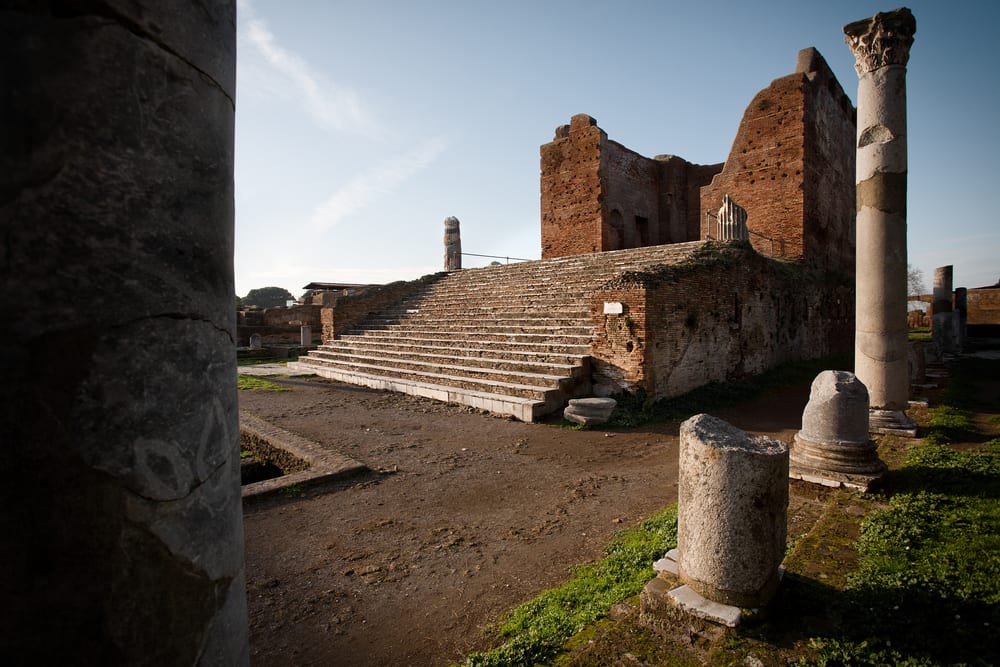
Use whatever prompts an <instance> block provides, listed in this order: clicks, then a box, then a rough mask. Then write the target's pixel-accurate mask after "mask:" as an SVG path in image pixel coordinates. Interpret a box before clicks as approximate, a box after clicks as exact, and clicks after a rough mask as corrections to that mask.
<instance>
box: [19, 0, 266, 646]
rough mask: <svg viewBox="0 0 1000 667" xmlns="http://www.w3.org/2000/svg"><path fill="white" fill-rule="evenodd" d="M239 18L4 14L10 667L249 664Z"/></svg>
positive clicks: (217, 14) (216, 10) (137, 9)
mask: <svg viewBox="0 0 1000 667" xmlns="http://www.w3.org/2000/svg"><path fill="white" fill-rule="evenodd" d="M235 4H236V3H235V2H233V1H230V0H210V1H208V2H198V3H195V2H184V1H182V2H170V3H162V2H153V1H150V0H145V1H141V0H140V1H137V2H130V3H123V2H106V1H104V0H96V1H95V2H88V3H5V4H4V7H5V9H2V10H0V62H2V63H3V64H4V67H3V69H4V76H3V86H2V88H0V97H2V100H0V127H3V128H4V129H3V132H4V139H3V140H2V142H0V145H2V146H3V151H4V152H3V154H2V155H0V192H2V193H3V196H2V197H0V276H2V279H0V312H2V313H3V319H4V325H3V326H2V327H0V377H2V378H3V382H0V433H2V434H3V435H2V436H0V437H2V440H3V453H4V468H5V470H7V471H8V472H9V474H8V475H6V476H5V478H4V480H3V483H2V484H0V529H2V531H3V534H4V540H3V544H4V546H3V555H2V556H0V562H2V563H3V565H2V567H0V600H3V605H4V607H5V609H6V610H7V612H5V614H4V617H5V619H4V622H3V623H2V624H0V645H2V646H3V647H4V649H3V653H4V658H5V659H6V660H7V661H10V663H9V664H21V663H22V662H23V663H25V664H29V663H30V664H134V665H152V664H175V665H180V664H185V665H195V664H202V665H237V664H247V662H248V648H247V625H246V600H245V586H244V565H243V526H242V510H241V504H240V475H239V423H238V409H237V396H236V355H235V353H234V349H233V348H234V346H235V340H234V336H235V317H234V313H233V307H232V304H233V294H234V293H235V292H234V289H233V273H232V271H233V269H232V267H233V121H234V106H233V99H234V98H233V95H234V90H235V65H236V60H235V55H236V54H235V48H236V40H235V37H236V30H235V9H236V8H235ZM29 6H30V9H27V8H28V7H29ZM11 7H14V9H12V8H11ZM22 7H23V8H24V9H21V8H22Z"/></svg>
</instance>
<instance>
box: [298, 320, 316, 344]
mask: <svg viewBox="0 0 1000 667" xmlns="http://www.w3.org/2000/svg"><path fill="white" fill-rule="evenodd" d="M312 342H313V330H312V327H311V326H309V325H308V324H303V325H302V326H301V327H300V328H299V345H301V346H302V347H312Z"/></svg>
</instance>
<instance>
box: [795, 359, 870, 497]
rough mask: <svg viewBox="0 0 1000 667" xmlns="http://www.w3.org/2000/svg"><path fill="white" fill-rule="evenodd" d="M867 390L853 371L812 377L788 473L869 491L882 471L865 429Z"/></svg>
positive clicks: (867, 430)
mask: <svg viewBox="0 0 1000 667" xmlns="http://www.w3.org/2000/svg"><path fill="white" fill-rule="evenodd" d="M869 417H870V415H869V410H868V390H867V389H866V388H865V386H864V384H862V383H861V381H860V380H859V379H858V378H857V376H855V375H854V374H853V373H849V372H847V371H823V372H822V373H820V374H819V375H817V376H816V379H815V380H813V383H812V389H811V391H810V393H809V403H807V404H806V408H805V411H804V412H803V413H802V430H801V431H799V432H798V433H797V434H796V436H795V444H794V445H793V446H792V452H791V464H790V466H789V476H790V477H791V478H792V479H801V480H804V481H806V482H814V483H817V484H822V485H824V486H834V487H838V486H846V487H849V488H854V489H860V490H862V491H868V490H869V488H871V487H872V486H874V485H875V484H876V483H877V482H878V481H880V480H881V479H882V477H883V476H884V475H885V471H886V465H885V463H883V462H882V461H881V459H879V457H878V452H877V451H876V445H875V443H874V442H873V441H872V440H871V438H870V437H869V436H868V434H869V425H868V420H869Z"/></svg>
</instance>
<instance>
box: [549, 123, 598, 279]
mask: <svg viewBox="0 0 1000 667" xmlns="http://www.w3.org/2000/svg"><path fill="white" fill-rule="evenodd" d="M592 121H593V119H592V118H590V117H589V116H583V115H578V116H573V119H572V120H571V121H570V124H569V125H563V126H562V127H559V128H558V129H557V130H556V136H555V139H554V140H553V141H552V142H551V143H548V144H545V145H544V146H542V147H541V149H540V150H541V160H542V176H541V209H542V210H541V222H542V259H549V258H552V257H564V256H566V255H580V254H583V253H588V252H601V251H603V250H604V249H605V248H604V247H603V246H604V242H603V234H602V225H603V218H602V212H601V201H600V200H601V197H600V193H601V179H600V167H601V145H602V144H603V143H605V142H606V141H607V136H608V135H607V134H605V133H604V131H603V130H601V128H599V127H597V125H596V123H594V122H592Z"/></svg>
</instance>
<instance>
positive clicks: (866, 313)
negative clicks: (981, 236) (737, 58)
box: [844, 8, 916, 434]
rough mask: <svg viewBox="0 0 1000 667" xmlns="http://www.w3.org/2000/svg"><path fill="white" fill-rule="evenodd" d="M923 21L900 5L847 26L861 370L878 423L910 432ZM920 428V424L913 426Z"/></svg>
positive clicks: (885, 428)
mask: <svg viewBox="0 0 1000 667" xmlns="http://www.w3.org/2000/svg"><path fill="white" fill-rule="evenodd" d="M915 32H916V22H915V21H914V19H913V15H912V14H911V13H910V10H908V9H905V8H904V9H898V10H895V11H892V12H888V13H885V14H876V15H875V16H874V17H873V18H870V19H865V20H863V21H857V22H855V23H851V24H849V25H847V26H845V27H844V33H845V35H846V41H847V43H848V45H849V46H850V47H851V51H852V52H853V53H854V56H855V59H856V65H855V69H857V72H858V144H857V146H858V148H857V166H856V169H857V172H856V181H857V275H856V278H857V302H856V305H857V309H856V310H857V313H856V330H855V358H854V366H855V372H856V373H857V375H858V377H859V378H860V379H861V381H862V382H863V383H864V384H865V386H866V387H867V388H868V392H869V395H870V398H871V409H872V412H873V414H872V419H871V421H870V425H871V427H872V428H873V430H876V431H881V432H886V431H888V432H898V433H906V434H909V433H910V432H911V431H913V429H914V428H915V424H914V423H913V420H911V419H910V418H909V417H908V416H907V415H906V413H905V412H904V411H905V410H906V407H907V404H908V402H909V387H910V385H909V373H908V369H907V334H908V331H907V322H906V297H907V266H906V259H907V258H906V180H907V179H906V174H907V161H906V63H907V60H908V59H909V53H910V46H911V44H912V43H913V34H914V33H915ZM913 432H914V433H915V431H913Z"/></svg>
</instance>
